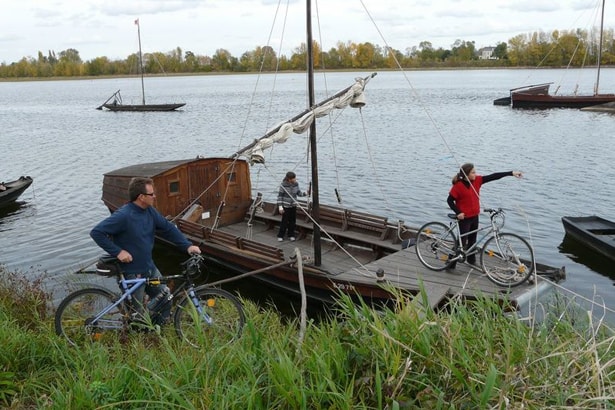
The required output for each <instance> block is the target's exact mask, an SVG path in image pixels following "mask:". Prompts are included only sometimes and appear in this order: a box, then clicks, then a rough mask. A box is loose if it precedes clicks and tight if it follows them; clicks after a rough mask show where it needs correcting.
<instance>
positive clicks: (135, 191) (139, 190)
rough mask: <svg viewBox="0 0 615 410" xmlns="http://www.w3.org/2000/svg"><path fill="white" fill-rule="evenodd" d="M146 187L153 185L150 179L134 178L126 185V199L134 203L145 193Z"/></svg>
mask: <svg viewBox="0 0 615 410" xmlns="http://www.w3.org/2000/svg"><path fill="white" fill-rule="evenodd" d="M146 185H154V181H153V180H152V179H151V178H142V177H135V178H133V179H131V180H130V183H129V184H128V197H129V198H130V202H133V201H135V200H136V199H137V198H138V197H139V195H141V194H145V193H147V190H146V189H145V186H146Z"/></svg>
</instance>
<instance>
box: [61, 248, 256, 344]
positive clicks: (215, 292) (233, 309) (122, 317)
mask: <svg viewBox="0 0 615 410" xmlns="http://www.w3.org/2000/svg"><path fill="white" fill-rule="evenodd" d="M202 265H203V256H201V255H197V254H193V255H192V256H191V257H190V258H189V259H188V260H187V261H185V262H184V263H182V266H183V270H182V273H181V274H180V275H173V276H165V277H162V278H157V279H149V278H137V279H126V278H124V274H123V273H122V270H121V265H120V263H119V261H118V260H117V259H116V258H109V257H108V258H107V260H105V261H104V264H103V265H101V264H99V265H98V267H97V268H96V269H92V270H85V269H84V270H81V271H79V272H78V273H93V274H98V275H103V276H108V277H116V278H117V282H118V284H119V287H120V290H121V294H117V293H115V292H112V291H110V290H108V289H106V288H103V287H89V288H84V289H80V290H77V291H75V292H73V293H71V294H69V295H68V296H67V297H66V298H64V300H62V302H61V303H60V305H59V306H58V309H57V311H56V314H55V330H56V333H57V334H58V335H60V336H63V337H65V338H66V340H68V342H69V343H70V344H72V345H75V346H77V345H80V344H83V343H85V342H93V341H104V340H105V338H107V337H116V335H117V334H118V332H119V333H120V334H126V333H127V332H129V331H131V330H156V329H159V328H156V326H154V325H153V322H154V321H153V320H152V318H153V317H155V315H156V314H158V312H159V311H160V310H161V309H162V308H164V306H163V305H164V304H165V303H169V304H171V306H167V308H169V307H170V308H171V309H173V308H174V311H172V313H171V317H172V318H173V324H174V326H175V331H176V332H177V335H178V336H179V337H180V339H183V340H184V341H186V342H187V343H189V344H190V345H192V346H195V347H202V346H203V345H205V344H208V343H209V342H211V343H215V344H216V345H219V344H220V343H227V342H229V341H231V340H233V339H235V338H237V337H239V336H240V335H241V331H242V329H243V325H244V323H245V313H244V309H243V306H242V304H241V302H240V301H239V299H237V297H235V296H234V295H233V294H231V293H229V292H227V291H225V290H222V289H217V288H212V287H207V285H201V286H198V287H196V286H195V285H194V282H193V278H195V277H197V276H198V275H199V274H200V273H201V266H202ZM175 281H180V284H179V285H178V286H174V285H173V284H174V283H175ZM147 284H149V285H154V286H157V285H160V286H164V285H165V284H169V285H171V286H174V290H173V291H170V290H169V291H168V292H161V295H163V297H161V298H160V300H154V301H150V302H151V303H144V304H143V306H146V307H147V308H141V309H136V308H135V302H136V301H135V298H134V297H133V294H134V293H135V292H136V291H137V289H139V288H141V287H142V286H145V285H147ZM167 289H168V288H165V290H167ZM152 305H156V306H152ZM150 309H151V310H150Z"/></svg>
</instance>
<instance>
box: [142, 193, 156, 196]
mask: <svg viewBox="0 0 615 410" xmlns="http://www.w3.org/2000/svg"><path fill="white" fill-rule="evenodd" d="M141 195H147V196H154V195H156V194H155V193H153V192H152V193H151V194H148V193H147V192H144V193H142V194H141Z"/></svg>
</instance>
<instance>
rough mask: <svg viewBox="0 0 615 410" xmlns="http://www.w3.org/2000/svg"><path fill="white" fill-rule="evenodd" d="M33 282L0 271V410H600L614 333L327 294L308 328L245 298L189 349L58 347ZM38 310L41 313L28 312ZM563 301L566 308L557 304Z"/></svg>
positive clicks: (166, 341)
mask: <svg viewBox="0 0 615 410" xmlns="http://www.w3.org/2000/svg"><path fill="white" fill-rule="evenodd" d="M45 280H46V279H44V278H42V279H40V280H33V281H25V280H23V278H22V276H21V275H20V274H18V273H11V272H7V271H6V270H4V269H2V268H0V346H2V349H0V407H4V408H14V409H35V408H36V409H45V408H53V409H99V408H104V409H141V408H151V409H213V408H216V409H222V408H224V409H349V408H361V409H384V408H387V409H395V408H399V409H412V408H433V409H440V408H446V409H449V408H468V409H470V408H471V409H475V408H502V409H504V408H514V409H520V408H545V407H550V408H562V409H563V408H598V409H602V408H604V409H607V408H613V407H614V404H613V403H615V349H614V346H613V345H614V343H615V336H614V332H613V330H612V329H611V328H609V327H608V326H607V325H605V324H604V323H592V321H591V319H590V317H589V316H586V315H584V314H583V312H578V311H572V310H570V311H566V312H562V311H553V312H552V313H547V316H546V317H545V318H544V319H543V320H541V321H540V322H538V321H533V320H523V321H522V320H519V319H518V318H517V317H515V316H511V315H510V314H509V313H506V311H505V310H504V309H503V308H502V307H501V306H499V305H498V304H496V303H494V302H493V301H491V300H489V299H484V300H477V301H474V302H464V303H462V302H460V301H456V300H453V301H451V303H450V305H449V307H448V309H447V311H446V312H438V313H436V312H433V311H431V310H429V309H425V308H423V305H424V304H423V303H420V302H421V299H420V298H415V300H410V299H407V298H405V297H403V296H401V295H400V296H399V298H398V301H397V305H396V307H395V309H390V310H373V309H371V308H369V307H368V306H365V305H356V304H355V303H353V302H352V301H351V300H350V299H349V298H347V297H341V298H340V300H339V304H338V305H337V307H336V310H335V311H334V312H332V313H331V314H330V316H328V317H325V318H324V319H321V320H319V321H317V322H316V321H310V322H309V323H308V327H307V331H306V333H305V339H304V340H303V342H302V343H301V344H300V345H299V340H298V334H299V330H298V327H299V326H298V321H290V323H289V321H288V320H287V319H282V318H281V317H280V315H279V314H278V313H277V312H276V311H275V310H274V309H272V308H271V307H268V308H262V307H258V306H255V305H254V304H252V303H250V302H248V301H245V304H246V309H247V315H248V323H247V325H246V327H245V329H244V333H243V335H242V337H241V338H240V339H239V340H237V341H235V342H234V343H232V344H228V345H224V346H217V345H215V344H213V345H209V346H207V348H205V349H201V350H199V349H195V348H192V347H190V346H186V345H185V344H183V343H182V342H181V341H179V340H178V339H177V338H176V337H175V334H174V331H173V329H164V331H163V333H162V335H155V334H143V333H135V334H129V336H128V338H126V339H122V340H120V339H119V338H118V340H117V341H112V342H111V343H108V344H98V343H93V344H90V345H86V346H83V347H80V348H71V347H70V346H68V345H67V344H66V343H65V342H64V340H62V339H61V338H59V337H57V336H56V335H55V334H54V332H53V324H52V321H53V315H52V313H53V309H52V308H51V307H50V306H49V304H50V301H51V300H52V299H51V295H48V294H47V293H45V292H44V291H42V286H41V285H42V283H43V282H44V281H45ZM43 306H44V307H45V309H43V308H42V307H43ZM565 306H568V305H565Z"/></svg>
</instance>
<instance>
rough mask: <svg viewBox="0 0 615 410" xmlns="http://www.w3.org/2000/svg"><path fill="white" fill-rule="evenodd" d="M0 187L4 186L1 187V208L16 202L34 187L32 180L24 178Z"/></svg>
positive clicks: (5, 183)
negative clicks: (29, 188)
mask: <svg viewBox="0 0 615 410" xmlns="http://www.w3.org/2000/svg"><path fill="white" fill-rule="evenodd" d="M0 185H1V186H2V187H0V207H3V206H6V205H9V204H11V203H13V202H15V201H16V200H17V198H19V197H20V196H21V194H23V192H24V191H25V190H26V189H28V187H29V186H30V185H32V178H31V177H29V176H26V177H24V176H22V177H19V179H17V180H15V181H11V182H3V183H2V184H0ZM2 188H4V189H2Z"/></svg>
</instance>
